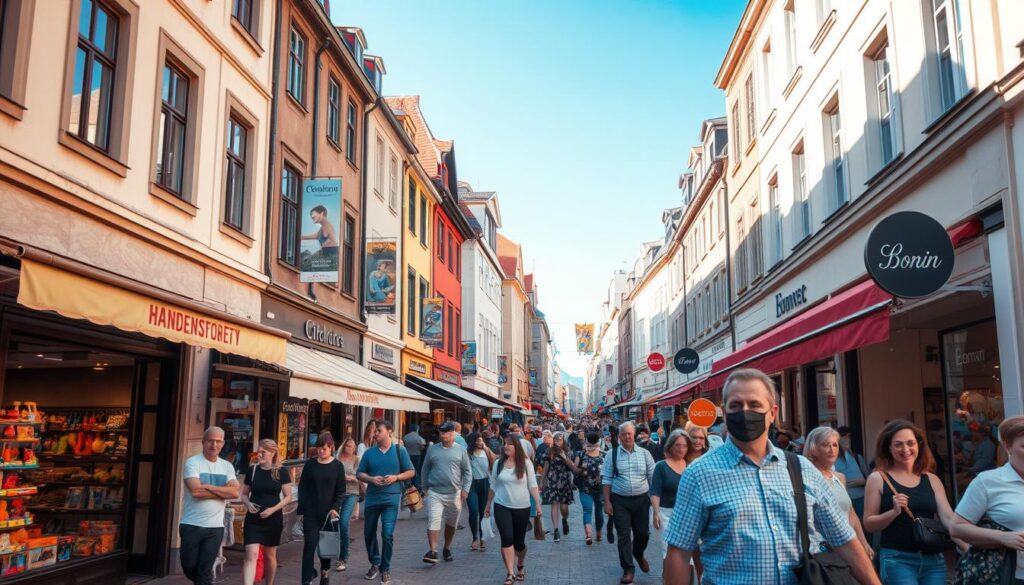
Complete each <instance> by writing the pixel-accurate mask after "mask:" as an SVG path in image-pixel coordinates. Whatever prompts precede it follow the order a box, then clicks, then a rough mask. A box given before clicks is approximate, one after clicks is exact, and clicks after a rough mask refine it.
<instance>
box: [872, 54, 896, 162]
mask: <svg viewBox="0 0 1024 585" xmlns="http://www.w3.org/2000/svg"><path fill="white" fill-rule="evenodd" d="M872 62H873V64H874V69H875V97H876V98H877V102H876V103H877V104H878V138H879V141H880V146H881V149H882V150H881V152H882V166H885V165H887V164H889V162H890V161H892V159H893V157H894V156H895V155H896V120H897V118H896V101H895V100H894V99H893V91H892V75H891V74H890V71H889V45H888V44H885V45H883V46H882V48H880V49H879V50H878V52H877V53H875V55H874V57H873V58H872Z"/></svg>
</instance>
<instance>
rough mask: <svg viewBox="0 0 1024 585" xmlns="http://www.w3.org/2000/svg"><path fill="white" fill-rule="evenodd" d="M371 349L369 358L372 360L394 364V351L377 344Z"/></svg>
mask: <svg viewBox="0 0 1024 585" xmlns="http://www.w3.org/2000/svg"><path fill="white" fill-rule="evenodd" d="M371 347H372V350H371V352H372V353H371V357H372V358H373V359H375V360H377V361H378V362H384V363H385V364H393V363H395V350H393V349H391V348H390V347H387V346H384V345H381V344H379V343H374V344H372V346H371Z"/></svg>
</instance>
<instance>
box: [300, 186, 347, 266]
mask: <svg viewBox="0 0 1024 585" xmlns="http://www.w3.org/2000/svg"><path fill="white" fill-rule="evenodd" d="M339 229H341V179H313V178H308V179H305V180H304V181H303V182H302V239H301V242H302V243H301V244H300V246H299V271H300V274H299V280H300V281H302V282H330V283H334V282H338V250H339V249H340V245H339V244H338V238H339V236H338V230H339Z"/></svg>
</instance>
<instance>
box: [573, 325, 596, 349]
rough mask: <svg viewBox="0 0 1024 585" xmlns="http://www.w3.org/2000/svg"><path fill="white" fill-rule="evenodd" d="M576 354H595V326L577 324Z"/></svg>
mask: <svg viewBox="0 0 1024 585" xmlns="http://www.w3.org/2000/svg"><path fill="white" fill-rule="evenodd" d="M576 353H579V354H583V355H588V354H592V353H594V324H593V323H577V324H576Z"/></svg>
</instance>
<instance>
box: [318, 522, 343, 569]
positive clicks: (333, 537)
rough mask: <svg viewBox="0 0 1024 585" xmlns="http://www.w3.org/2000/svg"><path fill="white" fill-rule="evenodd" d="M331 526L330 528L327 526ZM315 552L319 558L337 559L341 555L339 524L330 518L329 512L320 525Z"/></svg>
mask: <svg viewBox="0 0 1024 585" xmlns="http://www.w3.org/2000/svg"><path fill="white" fill-rule="evenodd" d="M328 526H331V527H332V528H328ZM316 554H317V556H318V557H320V558H321V559H337V558H338V557H339V556H340V555H341V525H340V524H338V521H337V520H332V519H331V516H330V514H328V515H327V518H326V519H324V525H323V526H321V527H320V537H319V539H318V540H317V543H316Z"/></svg>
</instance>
